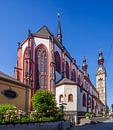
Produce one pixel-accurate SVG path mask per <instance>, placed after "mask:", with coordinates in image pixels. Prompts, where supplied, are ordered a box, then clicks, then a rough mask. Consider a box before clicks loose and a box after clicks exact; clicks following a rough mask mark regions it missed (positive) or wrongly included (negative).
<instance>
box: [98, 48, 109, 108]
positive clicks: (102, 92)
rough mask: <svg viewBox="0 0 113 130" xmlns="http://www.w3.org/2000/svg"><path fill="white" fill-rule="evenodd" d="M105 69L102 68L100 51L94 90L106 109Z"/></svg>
mask: <svg viewBox="0 0 113 130" xmlns="http://www.w3.org/2000/svg"><path fill="white" fill-rule="evenodd" d="M106 76H107V75H106V69H105V67H104V57H103V53H102V50H100V52H99V58H98V70H97V73H96V89H97V91H98V92H99V98H100V100H101V102H102V103H103V104H104V105H105V107H106Z"/></svg>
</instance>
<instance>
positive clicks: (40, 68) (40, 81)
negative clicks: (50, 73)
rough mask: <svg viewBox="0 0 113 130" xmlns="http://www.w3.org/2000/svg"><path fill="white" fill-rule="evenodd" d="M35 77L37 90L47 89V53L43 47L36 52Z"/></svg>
mask: <svg viewBox="0 0 113 130" xmlns="http://www.w3.org/2000/svg"><path fill="white" fill-rule="evenodd" d="M36 77H37V88H42V89H45V88H47V52H46V49H45V47H43V46H40V47H38V49H37V50H36Z"/></svg>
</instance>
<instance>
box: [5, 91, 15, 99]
mask: <svg viewBox="0 0 113 130" xmlns="http://www.w3.org/2000/svg"><path fill="white" fill-rule="evenodd" d="M3 94H4V96H6V97H7V98H11V99H13V98H16V97H17V93H16V92H15V91H13V90H4V92H3Z"/></svg>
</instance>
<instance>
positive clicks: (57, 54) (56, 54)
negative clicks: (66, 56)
mask: <svg viewBox="0 0 113 130" xmlns="http://www.w3.org/2000/svg"><path fill="white" fill-rule="evenodd" d="M54 55H55V65H56V71H57V72H59V73H60V72H61V60H60V55H59V53H58V51H56V52H55V54H54Z"/></svg>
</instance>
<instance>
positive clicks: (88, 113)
mask: <svg viewBox="0 0 113 130" xmlns="http://www.w3.org/2000/svg"><path fill="white" fill-rule="evenodd" d="M93 117H94V114H93V113H90V112H87V113H86V114H85V118H88V119H92V118H93Z"/></svg>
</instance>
